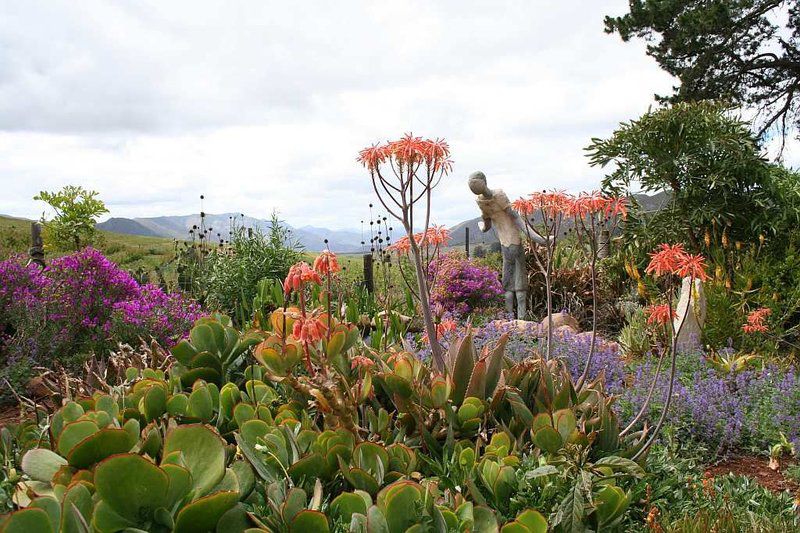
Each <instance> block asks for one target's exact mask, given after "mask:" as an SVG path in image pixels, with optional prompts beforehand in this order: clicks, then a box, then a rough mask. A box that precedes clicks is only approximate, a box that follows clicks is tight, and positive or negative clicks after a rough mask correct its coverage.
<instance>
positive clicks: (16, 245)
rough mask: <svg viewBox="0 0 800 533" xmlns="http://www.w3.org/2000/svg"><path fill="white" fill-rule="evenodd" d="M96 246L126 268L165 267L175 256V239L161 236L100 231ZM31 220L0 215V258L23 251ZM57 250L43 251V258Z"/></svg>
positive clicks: (168, 266)
mask: <svg viewBox="0 0 800 533" xmlns="http://www.w3.org/2000/svg"><path fill="white" fill-rule="evenodd" d="M99 234H100V239H99V241H98V243H97V244H96V246H95V247H96V248H97V249H99V250H100V251H101V252H103V254H104V255H106V256H107V257H108V258H109V259H111V260H112V261H114V262H115V263H117V264H119V265H120V266H122V267H123V268H125V269H127V270H132V271H137V270H140V269H141V270H143V271H145V272H150V271H154V270H155V269H156V268H158V267H165V269H166V270H167V271H169V270H170V267H171V265H172V263H173V260H174V258H175V243H174V241H173V240H172V239H167V238H161V237H142V236H139V235H124V234H122V233H112V232H110V231H100V232H99ZM30 235H31V221H30V220H26V219H21V218H12V217H2V216H0V259H5V258H7V257H9V256H10V255H13V254H18V253H19V254H27V253H28V248H29V247H30ZM62 254H63V252H61V253H54V252H46V256H45V260H47V259H48V258H50V259H52V258H53V257H57V256H58V255H62Z"/></svg>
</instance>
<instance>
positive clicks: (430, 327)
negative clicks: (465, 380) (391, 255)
mask: <svg viewBox="0 0 800 533" xmlns="http://www.w3.org/2000/svg"><path fill="white" fill-rule="evenodd" d="M406 232H407V233H408V235H409V239H410V241H411V242H410V244H411V254H412V255H413V256H414V268H415V269H416V273H417V285H418V286H419V295H418V296H419V303H420V307H421V308H422V318H423V320H424V322H425V332H426V333H427V334H428V339H429V340H430V342H431V354H432V356H433V362H434V363H435V364H436V368H437V370H439V372H442V373H446V372H447V367H446V365H445V362H444V355H443V354H442V347H441V345H440V344H439V339H438V338H437V337H436V325H435V324H434V323H433V315H432V314H431V306H430V301H429V299H428V286H427V281H426V279H425V270H424V269H423V267H422V257H421V256H420V250H419V246H417V242H416V240H415V239H414V236H413V233H412V231H411V229H410V228H408V227H407V228H406Z"/></svg>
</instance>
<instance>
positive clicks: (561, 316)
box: [540, 312, 581, 333]
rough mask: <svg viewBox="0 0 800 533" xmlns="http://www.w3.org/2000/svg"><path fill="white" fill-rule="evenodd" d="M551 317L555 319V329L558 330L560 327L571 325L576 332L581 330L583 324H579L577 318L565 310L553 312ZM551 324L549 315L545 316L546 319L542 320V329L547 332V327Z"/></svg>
mask: <svg viewBox="0 0 800 533" xmlns="http://www.w3.org/2000/svg"><path fill="white" fill-rule="evenodd" d="M551 317H552V319H553V331H557V330H558V328H560V327H562V326H569V327H570V328H572V329H573V330H574V331H576V332H577V331H580V330H581V326H580V324H578V321H577V320H575V318H574V317H572V316H571V315H570V314H569V313H564V312H561V313H553V314H552V315H551ZM549 325H550V323H549V321H548V320H547V317H545V318H544V320H542V322H541V323H540V327H541V328H542V331H543V332H545V333H546V332H547V328H548V327H549Z"/></svg>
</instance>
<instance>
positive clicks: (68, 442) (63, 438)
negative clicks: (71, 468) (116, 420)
mask: <svg viewBox="0 0 800 533" xmlns="http://www.w3.org/2000/svg"><path fill="white" fill-rule="evenodd" d="M99 429H100V428H98V427H97V424H95V423H94V422H92V421H90V420H79V421H77V422H71V423H69V424H67V425H66V426H64V429H63V430H62V431H61V435H60V436H59V438H58V453H59V454H61V455H63V456H66V455H67V454H69V452H70V450H72V448H74V447H75V445H76V444H78V443H79V442H80V441H82V440H83V439H85V438H86V437H88V436H89V435H92V434H93V433H96V432H97V431H98V430H99Z"/></svg>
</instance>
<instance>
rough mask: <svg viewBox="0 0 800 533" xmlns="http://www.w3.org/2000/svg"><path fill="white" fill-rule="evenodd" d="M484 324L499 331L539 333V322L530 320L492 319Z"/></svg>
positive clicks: (525, 333) (524, 333)
mask: <svg viewBox="0 0 800 533" xmlns="http://www.w3.org/2000/svg"><path fill="white" fill-rule="evenodd" d="M486 325H487V326H490V327H492V328H495V329H498V330H500V331H508V332H509V333H519V334H523V335H534V336H536V335H538V334H539V323H538V322H532V321H530V320H519V319H514V320H492V321H491V322H489V323H488V324H486ZM484 327H485V326H484Z"/></svg>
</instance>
